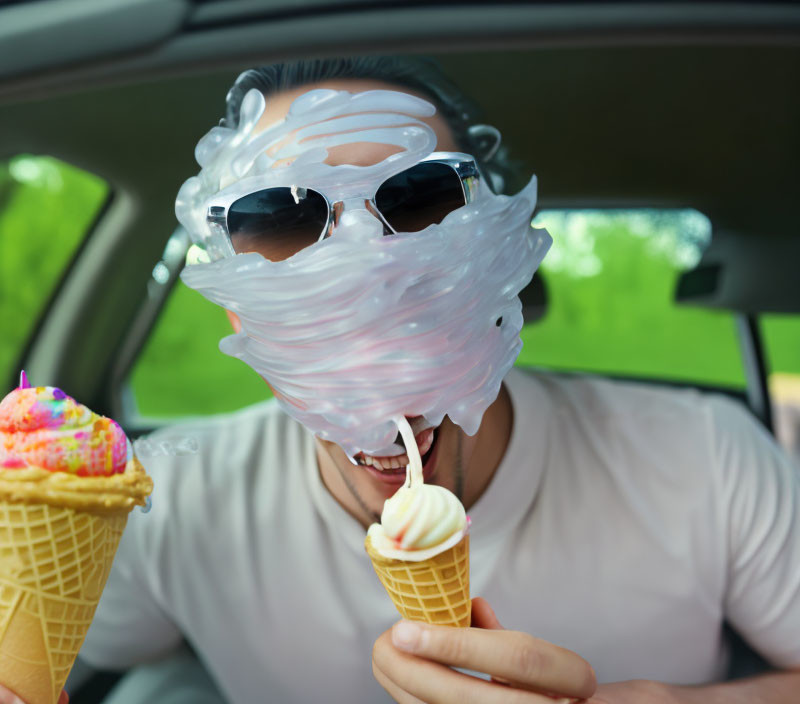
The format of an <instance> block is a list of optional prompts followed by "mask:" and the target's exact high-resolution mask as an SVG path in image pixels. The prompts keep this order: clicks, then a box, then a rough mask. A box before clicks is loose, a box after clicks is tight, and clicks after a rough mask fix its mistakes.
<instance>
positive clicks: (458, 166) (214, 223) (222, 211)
mask: <svg viewBox="0 0 800 704" xmlns="http://www.w3.org/2000/svg"><path fill="white" fill-rule="evenodd" d="M425 163H436V164H444V165H445V166H449V167H450V168H451V169H453V171H455V173H456V176H458V178H459V180H460V181H461V191H462V194H463V196H464V203H465V205H469V203H471V202H472V201H473V199H474V198H475V196H476V194H477V190H478V184H479V183H480V181H481V180H482V174H481V172H480V169H479V168H478V164H477V162H476V161H475V157H474V156H472V155H471V154H467V153H465V152H431V153H430V154H428V156H426V157H424V158H423V159H420V160H419V161H418V162H417V165H418V164H425ZM408 168H414V167H413V166H410V167H408ZM407 170H408V169H404V171H407ZM400 173H403V172H402V171H401V172H400ZM396 175H397V174H394V175H393V176H390V177H389V178H388V179H386V180H384V181H383V182H382V183H381V184H380V186H378V188H376V189H375V193H374V194H373V195H372V196H371V197H365V198H364V202H365V206H366V207H367V208H368V209H369V210H370V212H371V213H372V214H373V215H375V216H376V217H377V218H378V219H379V220H380V221H381V223H383V227H384V231H385V234H397V231H396V230H395V229H394V228H393V227H392V226H391V225H390V224H389V223H388V222H387V221H386V218H385V217H384V215H383V213H381V212H380V210H378V207H377V206H376V205H375V194H377V192H378V191H379V190H380V188H381V186H383V184H384V183H386V181H388V180H390V179H391V178H394V176H396ZM294 186H297V184H294V185H293V186H291V187H294ZM287 187H290V186H286V185H283V186H270V187H267V188H260V189H257V190H254V191H251V192H250V193H245V194H244V195H243V194H241V193H235V194H228V195H227V196H224V197H215V198H213V199H212V200H211V202H210V203H209V205H208V209H207V211H206V222H207V223H208V225H209V227H210V228H211V231H212V233H214V234H221V235H224V238H225V240H226V241H227V244H228V245H229V247H230V250H229V254H231V255H233V254H235V253H236V252H235V250H234V249H233V242H232V241H231V236H230V231H229V229H228V211H229V210H230V207H231V206H232V205H233V204H234V203H235V202H237V201H238V200H240V199H242V198H246V197H247V196H248V195H252V194H253V193H258V192H260V191H266V190H269V188H287ZM309 190H312V191H314V192H315V193H319V195H320V196H322V198H323V200H324V201H325V204H326V206H327V208H328V213H327V221H326V224H325V226H324V227H323V228H322V231H321V232H320V235H319V238H318V239H317V242H320V241H322V240H323V239H325V238H326V237H329V236H330V235H331V234H332V231H333V228H334V226H335V215H334V213H335V206H336V205H338V204H339V203H341V202H342V201H331V200H330V199H329V198H328V196H326V195H325V194H324V193H322V192H320V191H319V190H317V189H316V188H311V189H309Z"/></svg>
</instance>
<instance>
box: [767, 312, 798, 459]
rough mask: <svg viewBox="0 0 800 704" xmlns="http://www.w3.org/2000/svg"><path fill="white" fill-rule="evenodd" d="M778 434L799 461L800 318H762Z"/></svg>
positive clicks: (780, 316)
mask: <svg viewBox="0 0 800 704" xmlns="http://www.w3.org/2000/svg"><path fill="white" fill-rule="evenodd" d="M761 331H762V334H763V336H764V350H765V353H766V357H767V366H768V369H769V391H770V396H771V398H772V413H773V417H774V418H773V420H774V423H775V434H776V436H777V438H778V440H779V442H780V443H781V445H783V446H784V447H785V448H786V449H787V450H788V451H789V453H790V454H792V455H793V456H794V457H795V458H796V459H797V460H798V462H800V316H796V315H765V316H763V317H762V318H761Z"/></svg>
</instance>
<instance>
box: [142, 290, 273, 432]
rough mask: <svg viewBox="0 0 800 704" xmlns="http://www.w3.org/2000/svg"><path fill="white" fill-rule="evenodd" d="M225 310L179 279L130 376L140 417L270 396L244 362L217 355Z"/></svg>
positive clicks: (226, 327)
mask: <svg viewBox="0 0 800 704" xmlns="http://www.w3.org/2000/svg"><path fill="white" fill-rule="evenodd" d="M232 333H233V329H232V328H231V324H230V323H229V322H228V318H227V316H226V315H225V312H224V311H223V310H222V309H221V308H220V307H219V306H217V305H215V304H214V303H211V302H209V301H207V300H206V299H205V298H203V297H202V296H201V295H200V294H199V293H197V292H196V291H193V290H192V289H190V288H189V287H187V286H185V285H184V284H183V282H181V281H178V282H177V283H176V284H175V287H174V288H173V289H172V292H171V293H170V294H169V298H168V299H167V303H166V305H165V307H164V309H163V310H162V312H161V315H160V316H159V318H158V321H157V323H156V325H155V328H154V329H153V332H152V333H151V335H150V338H149V339H148V341H147V343H146V345H145V347H144V349H143V350H142V353H141V355H140V356H139V358H138V359H137V361H136V364H135V366H134V368H133V370H132V373H131V376H130V388H131V391H132V392H133V394H132V396H133V400H134V403H135V412H136V414H137V415H138V416H139V419H140V420H158V419H162V418H175V417H180V416H197V415H207V414H213V413H223V412H225V411H232V410H235V409H237V408H242V407H244V406H247V405H250V404H252V403H256V402H257V401H261V400H263V399H267V398H269V397H270V396H271V393H270V390H269V387H267V385H266V384H265V383H264V381H263V380H262V379H261V377H260V376H258V374H256V373H255V372H254V371H253V370H252V369H251V368H250V367H248V366H247V365H246V364H245V363H244V362H241V361H239V360H238V359H234V358H232V357H229V356H228V355H225V354H222V352H220V351H219V341H220V340H221V339H222V338H223V337H225V336H226V335H231V334H232Z"/></svg>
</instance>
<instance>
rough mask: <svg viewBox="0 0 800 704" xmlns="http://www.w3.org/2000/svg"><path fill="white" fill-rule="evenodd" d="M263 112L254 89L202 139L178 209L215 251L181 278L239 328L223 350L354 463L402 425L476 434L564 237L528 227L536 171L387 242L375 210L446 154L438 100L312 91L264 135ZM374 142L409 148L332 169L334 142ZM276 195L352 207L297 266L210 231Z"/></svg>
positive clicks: (388, 444)
mask: <svg viewBox="0 0 800 704" xmlns="http://www.w3.org/2000/svg"><path fill="white" fill-rule="evenodd" d="M265 105H266V102H265V99H264V96H263V95H262V94H261V93H260V92H259V91H257V90H252V91H250V92H249V93H248V94H247V95H246V96H245V99H244V101H243V103H242V107H241V117H240V121H239V125H238V127H236V129H231V128H225V127H215V128H214V129H212V130H211V131H210V132H209V133H208V134H207V135H206V136H205V137H203V138H202V139H201V140H200V142H199V143H198V145H197V148H196V150H195V155H196V158H197V161H198V163H199V164H200V166H201V167H202V170H201V171H200V173H199V174H198V175H197V176H196V177H193V178H190V179H189V180H188V181H186V183H184V185H183V187H182V188H181V190H180V192H179V194H178V198H177V202H176V213H177V216H178V219H179V221H180V222H181V224H182V225H183V226H184V227H185V228H186V229H187V230H188V232H189V234H190V236H191V237H192V239H193V240H194V241H195V243H197V244H199V245H201V246H202V247H203V248H204V249H205V251H206V252H207V254H208V256H207V257H203V258H202V259H205V261H202V260H201V261H199V262H197V263H194V264H190V265H187V267H186V268H185V269H184V271H183V273H182V275H181V278H182V279H183V281H184V282H185V283H186V284H187V285H188V286H190V287H191V288H193V289H195V290H197V291H199V292H200V293H201V294H203V296H205V297H206V298H208V299H209V300H211V301H213V302H214V303H217V304H218V305H220V306H223V307H224V308H227V309H228V310H231V311H233V312H234V313H236V315H238V316H239V319H240V320H241V323H242V329H241V331H240V332H239V333H237V334H235V335H231V336H229V337H226V338H224V339H223V340H222V341H221V342H220V349H221V350H222V351H223V352H224V353H226V354H229V355H231V356H233V357H238V358H239V359H241V360H243V361H244V362H246V363H247V364H248V365H250V366H251V367H252V368H253V369H255V371H257V372H258V373H259V374H260V375H261V376H262V377H263V378H264V379H266V380H267V381H268V382H269V383H270V385H271V386H272V388H273V389H274V390H275V392H276V396H277V398H278V401H279V402H280V404H281V406H282V407H283V409H284V410H285V411H286V412H287V413H288V414H289V415H291V416H293V417H294V418H296V419H297V420H298V421H299V422H301V423H302V424H303V425H305V426H306V427H307V428H308V429H309V430H311V431H312V432H313V433H315V434H316V435H317V436H318V437H320V438H322V439H325V440H330V441H333V442H335V443H337V444H338V445H339V446H340V447H342V448H343V449H344V450H345V452H346V453H347V454H348V455H349V456H350V457H351V458H352V456H353V455H355V454H357V453H358V452H359V451H363V452H364V453H366V454H369V455H373V456H391V455H400V454H403V452H404V449H403V447H402V446H401V445H397V444H395V438H396V436H397V433H398V427H397V424H396V422H395V421H394V420H392V419H393V418H396V417H398V416H409V417H411V416H423V417H424V419H425V421H426V423H425V426H422V427H436V426H438V425H439V424H440V423H441V422H442V420H443V418H444V416H445V415H448V416H449V417H450V419H451V420H452V421H453V422H454V423H456V424H458V425H459V426H461V427H462V428H463V429H464V431H465V432H466V433H467V434H469V435H474V434H475V433H476V432H477V430H478V427H479V426H480V423H481V418H482V416H483V413H484V411H485V410H486V409H487V408H488V406H489V405H490V404H491V403H492V402H493V401H494V400H495V398H496V397H497V394H498V392H499V390H500V384H501V382H502V380H503V377H504V376H505V375H506V373H507V372H508V371H509V369H510V368H511V366H512V365H513V363H514V361H515V359H516V358H517V355H518V354H519V351H520V349H521V347H522V342H521V340H520V330H521V328H522V324H523V320H522V305H521V303H520V300H519V297H518V294H519V292H520V291H521V290H522V289H523V288H524V287H525V286H526V285H527V284H528V282H529V281H530V280H531V277H532V276H533V273H534V271H535V270H536V268H537V267H538V266H539V264H540V263H541V261H542V258H543V257H544V255H545V254H546V252H547V250H548V249H549V247H550V244H551V242H552V240H551V238H550V235H549V234H548V233H547V232H546V231H545V230H536V229H533V228H532V227H531V225H530V220H531V214H532V213H533V210H534V207H535V205H536V178H535V177H533V178H532V179H531V181H530V183H529V184H528V185H527V186H526V187H525V188H524V189H523V190H522V191H520V192H519V193H518V194H517V195H515V196H502V195H494V194H493V193H492V192H491V191H490V189H489V188H488V186H487V185H486V183H485V182H484V181H483V180H481V181H480V183H479V185H478V189H477V193H476V194H475V196H474V199H473V200H472V202H471V203H469V204H467V205H465V206H463V207H461V208H458V209H457V210H454V211H453V212H451V213H450V214H449V215H447V216H446V217H445V218H444V220H443V221H442V222H441V223H440V224H438V225H431V226H429V227H427V228H425V229H424V230H421V231H419V232H413V233H398V234H395V235H389V236H384V228H383V224H382V223H381V222H380V221H379V220H378V218H377V217H376V216H375V215H373V214H372V213H371V212H370V211H369V210H367V207H366V202H365V201H366V200H367V199H371V198H372V197H373V196H374V194H375V191H376V190H377V189H378V187H379V186H380V184H381V183H383V182H384V181H385V180H386V179H388V178H389V177H391V176H393V175H394V174H397V173H400V172H401V171H404V170H405V169H407V168H409V167H411V166H413V165H415V164H416V163H418V162H419V161H420V159H422V158H423V157H425V156H427V155H428V154H430V153H431V152H432V151H434V149H435V147H436V135H435V133H434V132H433V130H432V129H431V128H430V127H429V126H428V125H426V124H425V123H424V122H422V121H421V120H419V119H418V118H420V117H426V116H430V115H433V114H434V112H435V108H434V107H433V105H431V104H430V103H428V102H426V101H424V100H422V99H420V98H416V97H414V96H411V95H408V94H406V93H402V92H395V91H385V90H373V91H367V92H362V93H348V92H346V91H335V90H321V89H320V90H311V91H309V92H307V93H305V94H303V95H302V96H300V97H299V98H297V99H296V100H295V101H294V102H293V103H292V105H291V108H290V110H289V112H288V114H287V115H286V117H285V118H284V119H283V120H281V121H279V122H277V123H275V124H273V125H271V126H270V127H269V128H267V129H266V130H264V131H262V132H258V133H254V128H255V126H256V124H257V123H258V121H259V118H260V117H261V115H262V113H263V111H264V108H265ZM362 142H375V143H380V144H387V145H393V146H396V147H400V148H401V149H402V151H400V152H399V153H396V154H393V155H391V156H389V157H387V158H385V159H384V160H383V161H380V162H379V163H377V164H374V165H371V166H355V165H349V164H344V165H336V166H331V165H329V164H326V163H325V159H326V158H327V156H328V152H327V149H328V148H330V147H333V146H338V145H343V144H354V143H362ZM283 160H291V161H290V162H289V163H287V161H283ZM278 162H280V163H278ZM271 186H298V187H304V188H311V189H314V190H316V191H319V192H321V193H323V194H324V195H325V196H327V198H328V200H329V201H331V202H332V203H334V202H339V201H341V202H342V204H343V212H342V213H341V216H340V218H339V222H338V224H337V225H336V227H335V228H334V229H333V232H332V236H331V237H328V238H326V239H323V240H321V241H320V242H317V243H316V244H314V245H312V246H310V247H306V248H305V249H303V250H301V251H299V252H297V253H296V254H295V255H293V256H292V257H290V258H289V259H286V260H284V261H278V262H272V261H268V260H267V259H265V258H264V257H263V256H262V255H261V254H257V253H247V254H235V253H234V252H233V249H232V247H231V245H230V242H229V241H228V239H227V236H226V235H225V234H224V233H220V232H217V231H215V230H214V229H213V228H212V227H211V226H210V225H209V223H208V222H207V220H206V212H207V209H208V206H209V204H210V203H211V202H212V201H213V200H214V199H219V198H224V197H226V196H235V197H241V196H244V195H247V194H249V193H252V192H254V191H257V190H261V189H264V188H269V187H271ZM419 429H421V427H420V428H418V429H417V432H419Z"/></svg>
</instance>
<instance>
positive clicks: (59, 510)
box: [0, 457, 152, 704]
mask: <svg viewBox="0 0 800 704" xmlns="http://www.w3.org/2000/svg"><path fill="white" fill-rule="evenodd" d="M151 491H152V480H151V479H150V478H149V477H148V476H147V474H146V473H145V472H144V469H142V466H141V465H140V464H139V462H138V461H137V460H136V458H135V457H134V458H133V459H131V460H130V461H129V462H128V464H127V465H126V467H125V471H124V472H121V473H119V474H114V475H111V476H97V477H78V476H74V475H70V474H66V473H61V472H50V471H47V470H44V469H40V468H37V467H27V468H24V469H9V470H4V469H0V682H2V684H4V685H5V686H6V687H8V688H9V689H11V690H12V691H13V692H14V693H15V694H17V696H19V697H21V698H22V699H23V700H24V701H25V702H27V704H55V703H56V701H57V700H58V696H59V694H60V692H61V689H62V688H63V686H64V682H65V681H66V679H67V675H68V674H69V671H70V669H71V668H72V665H73V663H74V661H75V657H76V656H77V654H78V651H79V650H80V648H81V645H82V644H83V640H84V637H85V636H86V632H87V631H88V629H89V624H90V623H91V621H92V618H93V616H94V612H95V609H96V608H97V603H98V601H99V600H100V594H101V593H102V591H103V587H104V586H105V583H106V580H107V579H108V574H109V571H110V570H111V563H112V561H113V559H114V554H115V553H116V550H117V546H118V545H119V540H120V537H121V536H122V531H123V529H124V528H125V524H126V522H127V519H128V513H129V512H130V511H131V509H132V508H133V507H134V506H135V505H142V504H144V503H145V500H146V497H147V496H148V494H150V492H151Z"/></svg>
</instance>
